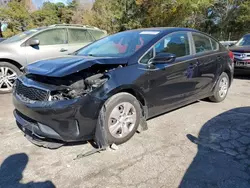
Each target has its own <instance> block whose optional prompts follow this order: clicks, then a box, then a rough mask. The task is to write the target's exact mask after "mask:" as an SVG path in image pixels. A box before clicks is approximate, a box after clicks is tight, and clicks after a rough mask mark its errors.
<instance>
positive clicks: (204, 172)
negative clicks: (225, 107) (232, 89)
mask: <svg viewBox="0 0 250 188" xmlns="http://www.w3.org/2000/svg"><path fill="white" fill-rule="evenodd" d="M187 138H188V139H189V140H190V141H191V142H192V143H194V144H197V145H198V152H197V155H196V156H195V157H194V159H193V161H192V163H191V165H190V166H189V168H188V169H187V171H186V173H185V175H184V177H183V179H182V181H181V183H180V185H179V187H180V188H200V187H201V188H208V187H209V188H210V187H213V188H216V187H219V188H236V187H238V188H249V187H250V107H242V108H236V109H232V110H230V111H227V112H225V113H222V114H220V115H218V116H216V117H215V118H213V119H211V120H209V121H208V122H207V123H206V124H205V125H204V126H203V127H202V129H201V130H200V133H199V136H198V138H196V137H195V136H193V135H190V134H189V135H187Z"/></svg>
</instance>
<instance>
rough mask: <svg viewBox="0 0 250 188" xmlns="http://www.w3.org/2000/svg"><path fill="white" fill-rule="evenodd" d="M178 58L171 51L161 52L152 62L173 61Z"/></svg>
mask: <svg viewBox="0 0 250 188" xmlns="http://www.w3.org/2000/svg"><path fill="white" fill-rule="evenodd" d="M175 59H176V55H175V54H171V53H159V54H157V55H156V56H155V57H154V58H153V59H152V60H151V63H150V64H165V63H173V62H174V61H175Z"/></svg>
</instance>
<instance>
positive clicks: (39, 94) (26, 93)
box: [15, 80, 49, 101]
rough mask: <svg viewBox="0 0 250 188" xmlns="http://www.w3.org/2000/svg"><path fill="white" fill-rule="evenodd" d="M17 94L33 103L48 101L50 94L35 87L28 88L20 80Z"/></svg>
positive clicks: (16, 88) (17, 82)
mask: <svg viewBox="0 0 250 188" xmlns="http://www.w3.org/2000/svg"><path fill="white" fill-rule="evenodd" d="M15 92H16V94H17V95H19V96H20V97H23V98H25V99H28V100H32V101H47V100H48V98H49V93H48V92H47V91H45V90H42V89H38V88H35V87H27V86H25V85H23V83H22V82H21V81H20V80H16V86H15Z"/></svg>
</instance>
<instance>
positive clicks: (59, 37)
mask: <svg viewBox="0 0 250 188" xmlns="http://www.w3.org/2000/svg"><path fill="white" fill-rule="evenodd" d="M31 39H38V40H39V41H40V44H39V45H37V46H27V45H26V46H24V47H23V48H24V50H25V54H26V59H27V63H33V62H34V61H38V60H42V59H48V58H53V57H58V56H62V55H66V54H68V49H67V32H66V29H63V28H53V29H50V30H46V31H43V32H41V33H38V34H37V35H35V36H33V37H32V38H30V39H29V40H31Z"/></svg>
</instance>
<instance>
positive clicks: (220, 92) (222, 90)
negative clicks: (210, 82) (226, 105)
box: [209, 72, 230, 103]
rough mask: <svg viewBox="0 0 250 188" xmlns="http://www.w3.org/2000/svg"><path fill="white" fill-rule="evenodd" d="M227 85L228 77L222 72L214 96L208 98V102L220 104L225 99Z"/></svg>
mask: <svg viewBox="0 0 250 188" xmlns="http://www.w3.org/2000/svg"><path fill="white" fill-rule="evenodd" d="M229 85H230V80H229V77H228V75H227V74H226V73H225V72H223V73H222V74H221V75H220V78H219V80H218V82H217V84H216V86H215V89H214V94H213V96H211V97H209V100H210V101H212V102H217V103H219V102H222V101H223V100H224V99H225V98H226V97H227V93H228V89H229Z"/></svg>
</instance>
